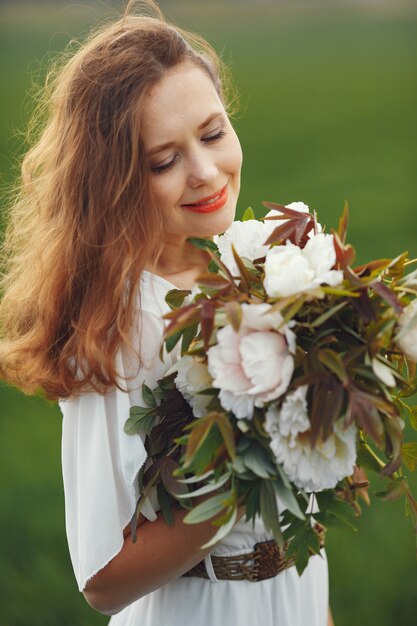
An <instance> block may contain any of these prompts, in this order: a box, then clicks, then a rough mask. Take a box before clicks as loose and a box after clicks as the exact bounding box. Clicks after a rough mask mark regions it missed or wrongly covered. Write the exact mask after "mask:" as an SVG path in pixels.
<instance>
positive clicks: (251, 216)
mask: <svg viewBox="0 0 417 626" xmlns="http://www.w3.org/2000/svg"><path fill="white" fill-rule="evenodd" d="M255 219H256V217H255V213H254V211H253V209H252V207H251V206H248V208H247V209H246V210H245V212H244V213H243V215H242V222H247V221H248V220H255Z"/></svg>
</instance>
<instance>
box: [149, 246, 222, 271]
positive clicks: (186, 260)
mask: <svg viewBox="0 0 417 626" xmlns="http://www.w3.org/2000/svg"><path fill="white" fill-rule="evenodd" d="M209 261H210V257H209V255H208V254H207V252H205V251H204V250H200V249H199V248H196V246H193V245H192V244H191V243H189V242H188V241H186V240H184V241H182V242H181V241H174V242H169V243H168V242H164V247H163V249H162V250H161V252H160V254H159V255H158V256H157V258H156V259H155V261H154V262H153V263H151V264H150V265H149V266H148V267H147V269H149V270H150V271H152V272H154V273H155V274H159V275H160V276H163V277H165V278H169V277H172V276H180V275H193V276H198V274H201V273H202V272H204V271H205V270H207V265H208V263H209Z"/></svg>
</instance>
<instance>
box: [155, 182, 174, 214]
mask: <svg viewBox="0 0 417 626" xmlns="http://www.w3.org/2000/svg"><path fill="white" fill-rule="evenodd" d="M168 179H169V180H168ZM151 191H152V197H153V200H154V202H155V204H156V206H157V208H158V209H160V210H164V209H165V208H166V209H169V208H171V207H172V206H173V204H175V201H176V199H177V197H176V194H177V185H176V184H175V178H174V177H173V176H169V174H161V175H160V176H155V177H154V178H153V179H152V181H151Z"/></svg>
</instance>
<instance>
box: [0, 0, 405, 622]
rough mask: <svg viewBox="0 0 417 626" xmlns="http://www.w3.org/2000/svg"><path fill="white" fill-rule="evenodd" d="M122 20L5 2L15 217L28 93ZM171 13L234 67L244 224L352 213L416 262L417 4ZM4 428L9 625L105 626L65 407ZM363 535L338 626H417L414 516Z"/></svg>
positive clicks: (342, 591)
mask: <svg viewBox="0 0 417 626" xmlns="http://www.w3.org/2000/svg"><path fill="white" fill-rule="evenodd" d="M121 5H122V3H115V4H114V6H113V5H112V3H111V2H109V0H106V2H101V3H99V4H94V3H90V4H88V3H86V2H85V1H84V2H83V1H81V2H79V3H77V4H71V5H70V3H68V2H65V1H62V2H49V3H48V2H40V1H33V2H30V3H29V2H27V3H21V2H18V1H15V2H0V24H1V25H0V47H1V67H0V84H1V85H2V88H1V94H2V96H1V97H2V113H1V127H0V168H1V170H0V171H1V183H2V190H3V194H2V196H3V203H4V202H5V197H6V191H7V184H9V183H10V182H11V181H12V180H13V178H14V177H15V176H16V174H17V169H16V163H17V161H18V157H19V154H21V153H22V151H23V150H24V142H23V141H22V139H21V138H20V136H19V131H21V130H22V129H23V128H24V125H25V120H27V116H28V114H29V112H30V109H31V100H30V98H29V97H28V95H27V93H28V89H29V88H30V86H31V84H32V83H33V82H35V83H36V82H37V81H38V82H39V81H41V79H42V76H43V75H44V71H45V64H47V61H48V58H49V56H51V55H52V56H53V54H54V52H56V51H60V50H62V49H63V48H64V47H65V45H66V44H67V43H68V42H69V41H70V40H71V39H72V38H80V37H81V38H82V36H83V34H85V33H86V32H87V31H88V29H89V28H90V27H91V25H93V24H95V23H97V22H99V21H100V19H101V18H102V17H103V16H107V17H109V16H111V15H115V13H116V12H117V10H119V9H120V7H121ZM160 5H161V6H162V7H163V9H164V10H165V11H166V14H167V15H168V16H169V17H171V18H172V19H174V20H175V21H176V22H177V23H178V24H180V25H182V26H184V27H186V28H190V29H192V30H196V31H198V32H200V33H201V34H203V35H205V36H206V37H207V38H208V39H209V41H210V42H211V43H212V44H213V45H214V46H215V47H216V49H217V50H218V51H220V52H222V54H223V56H224V58H225V59H226V60H228V61H230V62H231V64H232V70H233V74H234V77H235V82H236V84H237V87H238V89H239V91H240V99H241V112H240V114H239V116H238V117H237V118H236V119H235V126H236V128H237V131H238V133H239V136H240V139H241V143H242V147H243V152H244V171H243V183H242V193H241V199H240V203H239V211H240V212H241V211H243V210H244V209H245V208H246V207H247V206H248V205H251V206H252V207H253V208H254V209H255V211H256V212H257V214H258V215H259V216H261V215H262V214H263V210H262V206H261V201H262V200H273V201H277V202H281V203H284V204H286V203H289V202H291V201H295V200H302V201H304V202H306V203H307V204H309V205H310V206H311V207H312V208H314V209H316V210H317V211H318V212H319V218H320V221H321V222H322V223H325V224H327V226H328V227H330V226H335V225H336V224H337V220H338V217H339V214H340V212H341V210H342V207H343V203H344V201H345V199H347V200H348V201H349V204H350V241H351V242H352V243H353V244H354V245H355V246H356V247H357V249H358V259H359V260H360V261H363V260H366V259H370V258H376V257H379V256H393V255H396V254H397V253H399V252H401V251H403V250H406V249H407V250H409V252H410V255H411V256H413V257H416V256H417V213H416V211H417V180H416V162H417V159H416V157H417V116H416V112H417V84H416V80H417V79H416V59H417V36H416V35H417V28H416V27H417V10H416V6H415V3H413V2H404V1H402V0H392V1H391V2H389V1H383V0H381V1H378V0H372V1H371V0H369V1H368V2H366V1H364V0H363V1H360V0H356V1H355V0H351V1H350V2H349V1H347V0H346V1H342V0H334V1H333V2H331V1H329V2H324V1H320V0H317V1H314V0H310V1H302V0H298V1H297V0H293V1H290V0H288V1H284V0H281V1H279V0H277V1H276V2H272V1H270V2H262V1H258V2H255V1H254V2H249V1H246V2H245V1H240V2H238V1H235V2H233V1H232V0H229V1H226V2H222V3H218V2H203V1H202V2H198V1H192V0H190V1H188V2H183V3H181V2H175V1H171V2H168V1H166V2H160ZM51 304H52V305H53V303H51ZM0 416H1V418H0V433H1V437H0V481H1V482H0V489H1V490H0V607H1V617H0V623H1V624H4V626H57V625H60V626H66V625H71V626H73V625H77V626H78V625H79V626H87V625H94V624H105V623H106V622H107V620H108V618H105V617H102V616H100V615H98V614H97V613H95V612H94V611H93V610H92V609H90V608H89V607H88V606H87V604H86V603H85V601H84V599H83V597H82V595H81V594H79V593H78V591H77V588H76V585H75V581H74V578H73V573H72V569H71V564H70V561H69V557H68V552H67V546H66V538H65V530H64V501H63V493H62V482H61V467H60V431H61V423H60V415H59V411H58V409H57V407H56V406H54V405H51V404H48V403H46V402H45V401H43V400H41V399H39V398H28V397H26V396H24V395H22V394H21V393H19V392H17V391H16V390H14V389H11V388H9V387H6V386H5V385H0ZM414 434H415V433H414ZM408 435H409V436H412V434H411V433H408ZM413 483H414V491H416V487H417V485H416V481H415V480H413ZM373 486H374V488H375V489H377V488H378V484H377V482H374V485H373ZM358 527H359V532H358V533H356V534H354V533H349V532H347V533H345V532H336V531H334V532H332V533H329V534H328V558H329V563H330V571H331V590H330V592H331V605H332V609H333V613H334V618H335V623H336V626H351V625H352V624H360V625H361V626H366V625H370V626H374V625H375V624H378V625H379V626H394V625H395V626H399V625H401V626H405V625H412V624H415V623H416V614H417V584H416V580H417V576H416V574H417V567H416V556H415V539H414V537H413V532H412V526H411V522H410V520H409V519H408V518H406V517H405V516H404V504H403V503H402V502H394V503H385V504H381V503H379V502H375V500H374V499H373V506H372V508H371V509H370V510H366V511H364V515H363V516H362V518H361V519H359V520H358ZM173 610H175V609H173ZM156 626H159V625H156ZM260 626H262V625H260ZM277 626H278V624H277ZM305 626H308V624H306V625H305Z"/></svg>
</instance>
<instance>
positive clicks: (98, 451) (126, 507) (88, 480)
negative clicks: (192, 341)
mask: <svg viewBox="0 0 417 626" xmlns="http://www.w3.org/2000/svg"><path fill="white" fill-rule="evenodd" d="M139 328H140V330H138V333H137V334H138V339H140V354H141V360H142V367H141V368H140V370H139V371H138V369H139V364H138V359H137V357H135V355H134V354H133V351H132V350H130V351H128V350H127V349H122V350H121V351H120V352H119V353H118V355H117V359H116V365H117V371H118V373H119V374H120V375H121V383H122V386H123V387H124V388H127V392H123V391H121V390H119V389H117V388H116V389H114V390H112V391H111V392H109V393H108V394H106V395H101V394H99V393H97V392H94V391H91V392H90V391H89V392H87V393H83V394H81V395H79V396H76V397H73V398H69V399H68V400H62V401H60V402H59V405H60V408H61V411H62V414H63V434H62V468H63V480H64V493H65V521H66V529H67V537H68V545H69V550H70V555H71V561H72V565H73V568H74V573H75V576H76V579H77V582H78V587H79V589H80V591H82V590H83V589H84V587H85V585H86V583H87V581H88V580H89V579H90V578H91V577H92V576H94V574H96V573H97V572H98V571H99V570H100V569H102V568H103V567H104V566H105V565H106V564H107V563H108V562H109V561H111V559H112V558H114V557H115V556H116V554H118V552H120V550H121V548H122V545H123V539H124V538H123V529H124V528H125V526H126V525H127V524H128V523H129V521H130V519H131V518H132V515H133V512H134V510H135V506H136V502H137V499H138V497H139V494H138V485H137V475H138V472H139V470H140V468H141V467H142V465H143V464H144V463H145V461H146V451H145V447H144V445H143V442H144V435H143V436H140V435H133V436H132V435H127V434H126V433H125V432H124V430H123V428H124V424H125V421H126V420H127V418H128V417H129V409H130V407H131V406H132V405H142V406H143V404H144V403H143V401H142V393H141V386H142V383H143V382H144V381H145V382H146V384H147V385H148V386H149V387H151V388H153V387H154V386H155V385H156V382H157V380H158V379H159V378H161V377H162V376H163V375H164V373H165V372H166V370H167V368H168V367H170V365H171V362H170V361H171V358H170V356H169V355H167V354H166V353H165V354H164V358H163V361H161V359H160V358H159V351H160V347H161V345H162V341H163V321H162V319H161V317H158V316H156V315H155V314H153V313H149V312H144V311H142V313H141V315H140V324H139ZM138 345H139V344H138ZM128 376H134V378H133V379H132V380H127V382H126V377H128ZM155 510H157V498H156V492H155V491H154V493H153V494H151V495H150V497H149V498H148V499H147V501H146V502H145V504H144V507H143V509H142V513H143V515H144V516H145V517H147V518H148V519H149V520H151V521H153V520H155V519H156V514H155Z"/></svg>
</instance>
